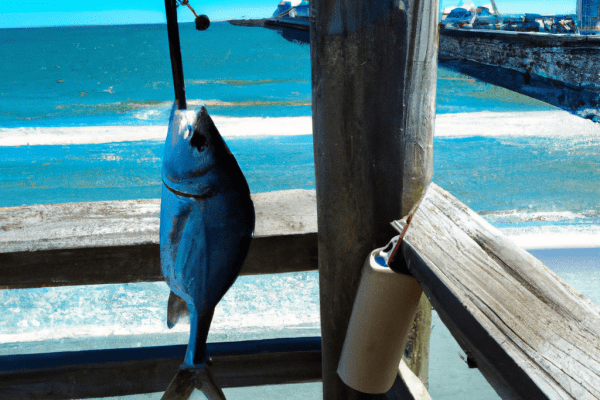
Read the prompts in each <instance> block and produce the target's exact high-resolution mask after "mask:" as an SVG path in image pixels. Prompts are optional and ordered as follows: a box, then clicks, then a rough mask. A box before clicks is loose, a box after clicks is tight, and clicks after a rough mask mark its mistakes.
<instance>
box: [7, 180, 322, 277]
mask: <svg viewBox="0 0 600 400" xmlns="http://www.w3.org/2000/svg"><path fill="white" fill-rule="evenodd" d="M252 198H253V200H254V203H255V208H256V216H257V222H256V230H255V238H254V240H253V243H252V245H251V247H250V253H249V254H248V257H247V259H246V262H245V264H244V266H243V268H242V274H261V273H278V272H292V271H307V270H315V269H316V268H317V224H316V197H315V192H314V191H310V190H290V191H279V192H268V193H259V194H255V195H253V196H252ZM159 211H160V201H159V200H131V201H107V202H87V203H67V204H48V205H35V206H24V207H10V208H2V209H0V233H1V234H0V288H25V287H41V286H61V285H82V284H104V283H125V282H143V281H158V280H162V279H163V278H162V275H161V272H160V254H159V239H158V229H159V216H158V214H159ZM290 254H293V255H294V256H293V257H290Z"/></svg>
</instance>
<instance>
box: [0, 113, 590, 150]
mask: <svg viewBox="0 0 600 400" xmlns="http://www.w3.org/2000/svg"><path fill="white" fill-rule="evenodd" d="M213 120H214V122H215V125H217V127H218V129H219V131H220V132H221V135H222V136H223V137H225V138H234V137H268V136H302V135H311V134H312V117H267V118H262V117H222V116H218V115H217V116H213ZM166 135H167V125H131V126H129V125H125V126H82V127H35V128H0V147H16V146H36V145H74V144H100V143H114V142H137V141H162V140H164V139H165V137H166ZM590 135H591V136H600V124H598V123H594V122H592V121H589V120H585V119H582V118H580V117H577V116H574V115H571V114H569V113H567V112H566V111H526V112H491V111H482V112H474V113H457V114H438V115H437V116H436V121H435V137H444V138H455V137H473V136H494V137H496V136H497V137H507V136H508V137H510V136H513V137H514V136H544V137H564V136H590Z"/></svg>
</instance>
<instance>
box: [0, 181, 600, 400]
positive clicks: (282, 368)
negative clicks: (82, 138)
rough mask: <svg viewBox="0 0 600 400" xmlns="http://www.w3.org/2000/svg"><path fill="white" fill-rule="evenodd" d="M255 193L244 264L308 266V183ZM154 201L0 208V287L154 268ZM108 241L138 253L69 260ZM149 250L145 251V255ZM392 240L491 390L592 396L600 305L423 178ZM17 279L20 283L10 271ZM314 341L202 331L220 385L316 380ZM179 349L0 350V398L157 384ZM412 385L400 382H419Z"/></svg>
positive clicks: (163, 381) (155, 275) (256, 269)
mask: <svg viewBox="0 0 600 400" xmlns="http://www.w3.org/2000/svg"><path fill="white" fill-rule="evenodd" d="M254 199H255V204H256V210H257V216H258V223H257V232H256V233H257V234H256V238H255V244H253V250H252V252H253V255H252V257H250V258H249V259H248V261H247V263H246V265H245V267H244V273H246V274H247V273H276V272H291V271H300V270H303V271H306V270H314V269H316V268H317V264H316V243H317V237H316V236H317V235H316V231H315V230H316V229H315V228H316V206H315V193H314V191H306V190H293V191H285V192H272V193H264V194H259V195H255V196H254ZM157 213H158V202H157V201H155V200H148V201H126V202H99V203H75V204H61V205H39V206H28V207H15V208H5V209H0V226H2V227H3V228H2V229H3V230H4V232H5V233H4V234H3V235H1V236H0V246H1V248H2V253H1V254H0V276H1V277H2V278H1V279H2V283H1V284H2V287H4V288H9V287H12V288H14V287H24V286H26V287H34V286H56V285H64V284H81V283H85V284H97V283H108V282H111V283H114V282H117V281H118V282H127V281H138V282H139V281H151V280H158V279H161V277H160V271H159V270H158V267H157V265H158V259H156V258H157V257H158V249H156V247H157V246H158V244H157V241H158V215H157ZM86 215H87V216H86ZM107 227H111V228H110V229H107ZM263 241H264V243H261V242H263ZM274 244H276V246H273V247H271V246H272V245H274ZM254 246H256V247H254ZM261 248H262V249H264V251H263V250H261ZM107 249H110V250H111V251H114V252H115V253H117V254H125V255H126V256H127V259H131V260H136V257H137V256H139V255H142V254H143V255H144V259H143V260H137V261H132V264H133V265H136V263H138V265H139V267H136V268H135V269H133V270H130V271H129V272H128V273H127V274H121V275H120V277H119V279H112V278H102V277H105V276H109V275H110V274H112V273H113V272H114V269H115V267H114V265H113V264H111V260H110V259H108V258H100V259H95V258H94V259H93V258H90V259H89V262H90V263H92V264H93V265H94V268H88V267H86V268H82V267H84V266H86V265H89V264H86V263H85V260H84V259H83V255H84V254H85V252H86V251H87V252H89V253H91V254H96V253H102V252H103V251H106V250H107ZM148 249H154V250H153V251H152V253H149V254H146V253H147V252H148ZM277 249H278V250H277ZM266 250H268V251H266ZM402 250H403V253H404V256H405V259H406V261H407V264H408V266H409V269H410V271H411V272H412V273H413V275H414V276H415V277H416V279H417V280H418V282H419V283H420V284H421V286H422V288H423V290H424V291H425V292H426V294H427V296H428V298H429V299H430V301H431V303H432V304H433V306H434V307H435V309H436V311H437V312H438V314H439V315H440V318H441V319H442V321H443V322H444V324H445V325H446V326H447V327H448V329H449V330H450V332H451V333H452V334H453V336H454V337H455V338H456V340H457V341H458V343H459V344H460V345H461V347H462V348H463V349H464V351H465V353H466V354H467V356H468V363H469V365H470V366H472V367H476V368H479V370H480V371H481V372H482V374H483V375H484V376H485V377H486V378H487V380H488V381H489V382H490V384H491V385H492V386H493V387H494V388H495V389H496V391H497V392H498V393H499V394H500V395H501V396H502V397H503V398H507V399H598V398H600V306H598V305H596V304H594V303H592V302H590V301H589V300H588V299H586V298H585V297H583V296H582V295H580V294H579V293H577V292H575V291H574V290H573V289H572V288H570V287H569V286H568V285H567V284H566V283H564V282H563V281H562V280H561V279H560V278H559V277H557V276H556V275H555V274H554V273H553V272H552V271H550V270H549V269H548V268H547V267H545V266H544V265H543V264H542V263H541V262H539V261H538V260H536V259H535V258H534V257H532V256H531V255H530V254H529V253H527V252H526V251H524V250H522V249H520V248H519V247H517V246H516V245H514V244H513V243H512V242H511V241H510V240H509V239H507V238H506V237H504V236H503V235H502V234H501V233H500V232H499V231H497V230H496V229H495V228H493V227H492V226H491V225H489V224H488V223H487V222H486V221H485V220H483V219H482V218H481V217H479V216H478V215H477V214H475V213H474V212H473V211H472V210H470V209H469V208H468V207H467V206H465V205H464V204H462V203H461V202H460V201H458V200H457V199H456V198H454V197H452V196H451V195H450V194H449V193H447V192H446V191H444V190H443V189H441V188H439V187H438V186H436V185H435V184H431V185H430V187H429V188H428V190H427V192H426V195H425V197H424V199H423V201H422V202H421V204H420V206H419V208H418V211H417V213H416V214H415V216H414V218H413V221H412V224H411V227H410V228H409V230H408V233H407V236H406V238H405V241H404V245H403V248H402ZM274 252H275V254H274ZM290 254H293V255H294V256H293V257H292V256H290ZM27 255H29V258H28V256H27ZM284 255H285V256H284ZM55 256H56V257H57V258H58V259H60V262H58V261H57V260H56V259H53V257H55ZM273 258H276V259H277V261H278V262H277V263H274V262H272V261H273ZM294 258H296V260H293V259H294ZM38 260H45V261H44V262H43V263H42V264H41V265H42V266H43V268H44V269H43V270H42V269H38V270H37V273H36V274H35V275H36V278H35V280H33V279H31V277H30V276H29V275H30V274H29V273H28V272H27V270H24V269H23V268H22V267H21V268H20V267H19V266H25V265H28V263H31V264H32V265H31V266H29V268H32V269H33V268H35V264H34V263H37V262H38ZM144 260H145V261H144ZM148 260H150V261H152V262H151V263H148V262H147V261H148ZM298 260H302V264H300V263H299V261H298ZM60 264H65V265H71V266H73V267H69V268H62V267H61V268H59V267H60ZM144 264H145V265H146V266H147V267H148V268H147V270H144V268H142V265H144ZM120 265H121V267H122V268H125V269H127V267H126V266H125V264H123V263H121V264H120ZM274 265H276V268H273V266H274ZM300 265H301V267H299V266H300ZM75 266H79V268H75ZM96 268H98V269H99V270H100V271H96V272H94V275H93V276H90V275H85V274H82V273H81V272H80V270H81V269H84V270H89V269H96ZM153 269H156V270H153ZM18 280H23V281H25V282H26V284H15V283H13V282H17V281H18ZM320 349H321V344H320V338H298V339H274V340H266V341H254V342H239V343H219V344H216V343H215V344H209V353H210V354H212V357H213V360H214V369H215V374H216V375H217V379H218V380H219V381H220V382H221V383H222V384H223V386H224V387H233V386H253V385H267V384H279V383H294V382H311V381H318V380H320V379H321V352H320ZM184 352H185V346H183V345H175V346H163V347H149V348H141V349H140V348H136V349H119V350H94V351H83V352H68V353H49V354H35V355H13V356H2V357H0V398H34V397H35V398H53V399H64V398H85V397H100V396H118V395H128V394H136V393H149V392H157V391H161V390H164V389H165V388H166V386H167V385H168V383H169V380H170V379H171V378H172V376H173V374H174V371H176V370H177V368H178V366H179V364H180V363H181V359H182V357H183V354H184ZM405 380H407V379H406V378H405ZM106 382H109V384H107V383H106ZM417 382H418V380H417ZM412 385H413V387H412V388H411V390H413V392H416V391H417V389H416V388H417V387H421V388H422V385H421V384H420V383H418V384H414V382H413V383H412ZM419 385H420V386H419ZM402 390H407V389H406V386H404V384H403V382H402V380H401V379H398V380H397V383H396V385H395V386H394V387H393V388H392V390H391V391H390V392H389V393H388V394H387V395H386V396H387V397H386V398H399V397H397V396H399V393H400V392H402ZM394 396H396V397H394ZM414 398H427V397H414Z"/></svg>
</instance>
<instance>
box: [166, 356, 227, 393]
mask: <svg viewBox="0 0 600 400" xmlns="http://www.w3.org/2000/svg"><path fill="white" fill-rule="evenodd" d="M194 389H197V390H200V391H201V392H202V393H204V395H205V396H206V398H208V399H209V400H226V399H225V395H224V394H223V390H221V388H220V387H219V384H218V383H217V381H216V380H215V377H214V375H213V373H212V371H211V370H210V368H209V367H208V365H206V364H205V365H203V366H201V367H199V368H192V369H188V368H184V367H182V368H180V369H179V371H178V372H177V375H175V377H174V378H173V380H172V381H171V383H170V384H169V387H168V388H167V390H166V391H165V393H164V394H163V396H162V397H161V400H187V399H189V398H190V397H191V396H192V392H193V391H194Z"/></svg>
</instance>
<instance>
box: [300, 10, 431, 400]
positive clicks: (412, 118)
mask: <svg viewBox="0 0 600 400" xmlns="http://www.w3.org/2000/svg"><path fill="white" fill-rule="evenodd" d="M437 4H438V2H437V0H406V1H402V0H355V1H340V0H337V1H336V0H313V1H311V2H310V7H311V8H310V15H311V28H310V30H311V34H310V35H311V59H312V91H313V109H312V111H313V132H314V133H313V134H314V151H315V172H316V188H317V210H318V231H319V274H320V282H321V283H320V298H321V332H322V343H323V397H324V398H325V399H357V398H361V399H362V398H375V397H373V396H372V395H365V394H362V393H359V392H356V391H354V390H352V389H350V388H349V387H347V386H345V385H344V384H343V383H342V381H341V379H339V377H338V376H337V373H336V369H337V365H338V361H339V356H340V353H341V350H342V345H343V342H344V338H345V335H346V328H347V326H348V321H349V318H350V314H351V310H352V304H353V301H354V296H355V294H356V290H357V288H358V283H359V279H360V271H361V267H362V265H363V263H364V260H365V258H366V257H367V255H368V254H369V252H370V251H371V250H373V249H374V248H376V247H378V246H383V245H385V244H386V243H387V241H388V240H389V239H391V238H392V237H393V236H394V235H395V231H394V230H393V229H392V228H391V227H390V225H389V223H390V222H391V221H392V220H393V219H398V218H399V217H402V216H404V215H406V214H407V213H408V212H409V210H410V209H411V208H412V207H413V205H414V204H415V203H416V202H417V201H418V200H419V198H420V197H421V195H422V194H423V192H424V190H425V188H426V187H427V185H428V184H429V183H430V182H431V176H432V172H433V169H432V143H433V124H434V115H435V89H436V75H437V10H438V6H437ZM427 307H429V306H428V305H427V306H426V307H425V308H427ZM423 311H424V312H425V313H430V310H423ZM424 319H425V320H427V319H428V318H427V317H426V316H425V318H424ZM423 328H424V329H425V330H429V326H426V327H421V329H423ZM419 336H420V335H419V334H418V333H417V334H416V337H415V338H413V348H419V349H422V348H423V346H422V345H421V344H419V343H416V341H418V339H419ZM425 347H427V346H425ZM414 364H415V363H413V365H414ZM416 364H418V363H416ZM409 365H410V363H409ZM421 369H422V368H421ZM425 374H426V372H425ZM421 378H422V375H421Z"/></svg>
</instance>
